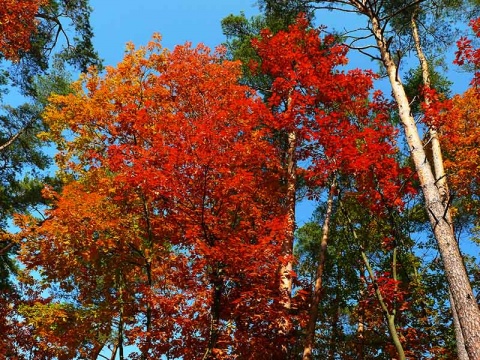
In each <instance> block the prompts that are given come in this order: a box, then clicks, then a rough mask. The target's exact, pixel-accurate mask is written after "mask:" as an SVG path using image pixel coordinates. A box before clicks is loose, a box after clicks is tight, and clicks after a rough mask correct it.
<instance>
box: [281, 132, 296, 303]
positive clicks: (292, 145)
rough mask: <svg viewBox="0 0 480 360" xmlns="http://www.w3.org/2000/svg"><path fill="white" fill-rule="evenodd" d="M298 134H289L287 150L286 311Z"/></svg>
mask: <svg viewBox="0 0 480 360" xmlns="http://www.w3.org/2000/svg"><path fill="white" fill-rule="evenodd" d="M296 147H297V134H296V133H295V131H291V132H289V133H288V149H287V154H286V155H287V194H286V195H287V207H288V208H287V211H288V213H287V216H288V219H287V230H286V235H285V241H284V242H283V246H282V256H283V257H285V259H286V261H284V262H282V264H281V265H280V293H281V296H282V304H283V306H284V307H285V309H290V308H291V294H292V272H293V261H292V260H293V259H292V257H293V240H294V236H295V203H296V190H297V189H296V182H297V174H296V171H297V161H296Z"/></svg>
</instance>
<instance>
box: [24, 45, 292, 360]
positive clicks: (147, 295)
mask: <svg viewBox="0 0 480 360" xmlns="http://www.w3.org/2000/svg"><path fill="white" fill-rule="evenodd" d="M239 76H240V66H239V64H238V63H234V62H229V61H227V60H225V59H223V58H221V57H220V56H219V55H217V54H211V53H210V51H209V50H208V49H207V48H206V47H204V46H199V47H197V48H195V49H192V48H190V46H188V45H186V46H179V47H177V48H175V50H174V51H173V52H171V53H167V52H165V51H163V50H162V49H161V47H160V45H159V44H158V43H156V42H153V43H152V44H150V45H149V46H148V47H147V48H142V49H139V50H133V49H132V50H131V51H130V52H129V53H128V54H127V55H126V57H125V59H124V61H123V62H122V63H121V64H119V66H118V67H117V68H115V69H114V68H110V69H108V72H107V74H106V76H105V78H103V79H100V78H99V77H98V76H97V75H96V74H94V73H92V74H89V75H87V77H86V78H84V79H83V84H79V85H78V86H77V92H76V93H75V94H73V95H69V96H63V97H56V98H54V99H53V100H52V105H51V106H50V108H49V110H48V111H47V116H46V119H47V120H48V121H49V122H50V125H51V126H52V130H53V132H52V138H54V139H56V140H57V142H58V143H60V144H61V146H62V147H63V149H65V150H64V153H63V162H62V163H60V166H61V167H62V169H63V171H66V172H69V173H72V174H73V175H74V178H75V179H76V180H75V181H71V182H70V183H69V184H67V185H66V186H65V187H64V189H63V191H62V193H61V194H58V195H55V196H54V197H53V199H52V200H53V201H54V208H53V209H52V210H50V211H49V219H48V220H47V221H46V222H44V223H43V224H42V226H41V227H39V228H38V229H36V230H35V233H34V234H32V235H31V236H30V237H29V241H28V242H27V243H26V244H25V251H24V253H23V256H24V261H25V263H26V264H27V266H29V267H30V268H32V269H33V268H35V267H36V266H44V267H45V269H46V270H45V276H47V277H50V278H51V279H55V280H58V281H63V280H64V279H67V278H68V279H71V280H72V282H73V284H74V287H75V288H76V291H77V292H78V293H79V294H80V296H79V301H81V302H82V303H83V304H95V303H96V301H98V300H97V299H98V298H101V297H104V298H108V303H109V308H108V309H104V313H103V314H104V315H103V316H105V320H104V321H108V320H107V319H108V317H109V316H110V317H111V318H116V317H119V316H123V317H125V319H145V317H150V319H149V321H148V325H147V323H146V322H145V320H137V321H134V322H130V323H129V322H127V321H125V325H124V326H125V331H126V334H127V336H128V337H130V338H129V339H130V341H132V342H135V341H137V340H138V341H139V342H140V344H141V346H140V348H141V350H142V351H144V352H147V351H149V352H151V353H158V354H161V353H165V351H167V350H168V351H169V354H171V355H172V356H174V357H184V358H185V359H187V358H191V359H194V358H199V357H201V356H203V352H204V351H205V347H206V346H207V345H208V344H210V338H209V337H210V336H212V335H211V334H210V330H209V329H210V327H211V323H210V322H211V321H213V320H212V319H216V320H215V321H217V322H218V323H220V324H222V325H221V326H219V328H218V336H215V338H216V340H212V341H216V342H217V343H216V344H215V346H214V348H215V349H216V350H215V351H217V353H220V352H221V351H226V350H225V349H227V348H230V349H235V351H236V352H238V353H242V354H244V355H245V356H250V355H251V354H252V353H259V350H258V348H256V347H255V346H253V347H248V348H245V347H244V346H243V345H242V344H244V343H242V342H239V341H238V338H246V339H247V338H248V339H250V340H252V344H253V343H254V342H255V343H256V344H257V346H258V347H263V348H267V347H268V346H270V345H269V344H271V343H272V339H273V338H274V337H275V326H274V325H273V324H274V322H275V320H276V319H277V318H278V316H279V315H278V314H279V313H280V312H281V311H283V309H281V308H275V307H274V308H272V307H271V304H272V303H275V302H276V303H278V301H276V297H277V295H278V287H277V284H278V283H277V266H278V256H279V249H280V244H281V242H282V238H283V236H284V231H283V230H284V227H285V220H284V219H285V217H284V214H283V211H284V210H283V208H282V207H281V205H280V204H279V202H278V197H279V184H280V181H279V179H278V175H277V173H278V169H277V168H278V166H279V165H278V164H277V162H278V160H277V156H276V151H275V148H274V147H273V146H272V145H271V144H270V143H269V142H267V141H265V139H266V138H267V137H268V133H267V129H265V128H262V126H261V124H262V123H261V122H262V121H264V120H269V119H270V114H269V112H268V110H267V108H266V107H265V106H264V104H263V103H262V102H261V101H260V99H259V98H257V97H255V96H252V94H254V93H255V92H254V91H253V90H252V89H249V88H248V87H246V86H243V85H240V84H239V82H238V78H239ZM84 88H87V89H89V90H88V91H87V93H86V94H85V93H83V89H84ZM65 130H69V133H70V136H69V137H68V138H63V136H62V134H63V133H64V131H65ZM72 159H73V160H74V161H73V162H72V161H70V160H72ZM34 248H37V249H41V253H42V255H41V256H37V257H34V256H31V255H32V254H33V251H32V250H33V249H34ZM52 254H56V255H55V257H53V256H52ZM107 269H108V271H107ZM65 290H66V291H68V290H67V289H65ZM122 304H130V305H129V306H126V305H122ZM107 310H108V311H107ZM227 324H230V325H227ZM242 324H246V328H245V329H243V330H242V326H243V325H242ZM152 336H153V337H155V341H152ZM179 338H181V341H176V340H178V339H179ZM253 339H255V340H253ZM177 343H178V344H177ZM249 354H250V355H249Z"/></svg>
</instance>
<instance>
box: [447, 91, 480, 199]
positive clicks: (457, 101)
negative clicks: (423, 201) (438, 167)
mask: <svg viewBox="0 0 480 360" xmlns="http://www.w3.org/2000/svg"><path fill="white" fill-rule="evenodd" d="M479 104H480V99H479V97H478V93H477V91H476V89H469V90H467V91H466V92H465V93H464V94H463V95H458V96H456V97H454V98H453V99H452V109H451V111H449V113H448V121H445V122H444V124H443V126H442V127H441V140H442V146H443V147H444V149H445V150H446V160H445V167H446V169H447V172H448V174H449V184H450V187H451V188H452V190H454V191H455V193H456V194H458V195H461V196H465V195H468V196H476V195H478V194H480V188H479V184H480V178H479V173H480V172H479V164H480V142H479V139H480V130H479V129H480V111H479Z"/></svg>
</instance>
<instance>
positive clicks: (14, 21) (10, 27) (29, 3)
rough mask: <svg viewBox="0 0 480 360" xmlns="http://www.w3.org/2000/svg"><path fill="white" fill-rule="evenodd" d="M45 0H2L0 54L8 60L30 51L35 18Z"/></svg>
mask: <svg viewBox="0 0 480 360" xmlns="http://www.w3.org/2000/svg"><path fill="white" fill-rule="evenodd" d="M45 3H46V0H3V1H2V6H1V7H0V52H1V53H2V54H3V56H5V58H7V59H9V60H14V61H15V60H18V56H19V53H21V52H25V51H28V50H29V49H30V37H31V35H32V33H33V32H34V31H36V28H37V21H36V20H35V16H36V14H37V13H38V9H39V8H40V6H42V5H44V4H45Z"/></svg>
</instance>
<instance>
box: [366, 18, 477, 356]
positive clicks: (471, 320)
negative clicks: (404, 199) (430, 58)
mask: <svg viewBox="0 0 480 360" xmlns="http://www.w3.org/2000/svg"><path fill="white" fill-rule="evenodd" d="M367 15H368V16H369V18H370V21H371V26H372V32H373V34H374V36H375V39H376V42H377V46H378V48H379V50H380V54H381V58H382V62H383V65H384V66H385V69H386V71H387V74H388V78H389V80H390V84H391V87H392V91H393V95H394V98H395V100H396V103H397V106H398V111H399V116H400V119H401V121H402V124H403V128H404V131H405V137H406V139H407V142H408V145H409V148H410V152H411V156H412V159H413V162H414V164H415V169H416V172H417V175H418V179H419V181H420V184H421V187H422V191H423V196H424V199H425V206H426V210H427V213H428V216H429V220H430V224H431V226H432V229H433V233H434V235H435V238H436V240H437V243H438V247H439V251H440V254H441V256H442V260H443V264H444V267H445V274H446V276H447V279H448V283H449V285H450V290H451V292H452V298H453V303H454V305H455V309H456V311H457V314H458V320H459V323H460V326H461V328H462V334H463V336H464V340H465V347H466V349H467V352H468V354H469V357H470V359H480V310H479V308H478V304H477V303H476V300H475V297H474V296H473V292H472V288H471V285H470V281H469V279H468V276H467V272H466V269H465V266H464V263H463V258H462V256H461V254H460V250H459V248H458V244H457V241H456V239H455V236H454V232H453V227H452V224H451V223H450V221H449V219H448V207H447V205H446V204H444V202H443V200H442V194H441V193H440V190H439V189H438V188H437V186H436V181H435V177H434V175H433V171H432V167H431V166H430V164H429V162H428V160H427V157H426V153H425V150H424V148H423V144H422V141H421V138H420V135H419V133H418V129H417V127H416V124H415V120H414V119H413V117H412V115H411V110H410V105H409V102H408V99H407V96H406V94H405V89H404V87H403V84H402V83H401V81H400V79H399V78H398V69H397V65H396V64H395V62H394V61H393V59H392V56H391V54H390V52H389V50H388V45H387V40H386V39H385V37H384V34H383V29H382V26H381V25H380V21H379V19H378V17H376V15H375V14H373V13H369V14H367Z"/></svg>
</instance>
